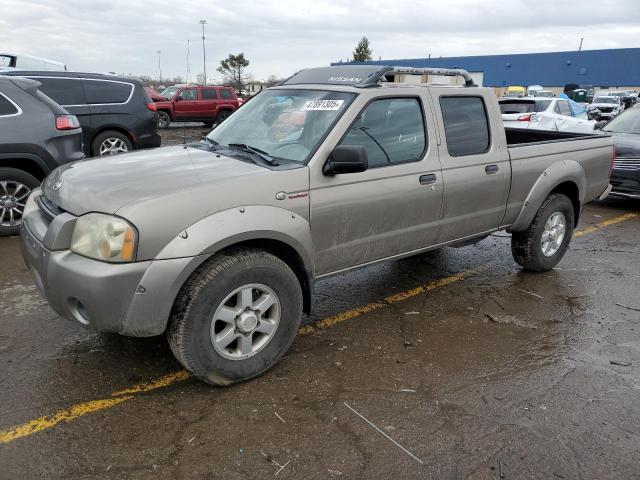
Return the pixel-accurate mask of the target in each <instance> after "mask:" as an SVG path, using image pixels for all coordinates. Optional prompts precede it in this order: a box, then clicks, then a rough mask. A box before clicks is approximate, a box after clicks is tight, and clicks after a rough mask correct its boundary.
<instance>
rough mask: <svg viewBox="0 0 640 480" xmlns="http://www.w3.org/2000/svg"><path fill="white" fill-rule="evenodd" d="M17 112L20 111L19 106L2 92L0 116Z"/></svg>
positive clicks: (0, 96) (0, 94)
mask: <svg viewBox="0 0 640 480" xmlns="http://www.w3.org/2000/svg"><path fill="white" fill-rule="evenodd" d="M16 113H18V107H16V106H15V104H14V103H13V102H11V101H10V100H9V98H7V97H5V96H4V95H3V94H2V93H0V117H6V116H9V115H15V114H16Z"/></svg>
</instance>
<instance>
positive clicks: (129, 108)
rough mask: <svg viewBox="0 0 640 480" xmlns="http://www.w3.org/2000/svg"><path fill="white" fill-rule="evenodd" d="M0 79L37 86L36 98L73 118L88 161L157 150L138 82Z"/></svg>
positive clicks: (54, 76) (40, 75)
mask: <svg viewBox="0 0 640 480" xmlns="http://www.w3.org/2000/svg"><path fill="white" fill-rule="evenodd" d="M2 74H3V75H11V76H22V77H26V78H31V79H33V80H36V81H38V82H40V83H41V84H42V85H41V87H40V90H41V91H42V92H44V93H45V94H47V95H48V96H49V97H51V98H52V99H53V100H55V101H56V102H57V103H59V104H60V105H62V107H64V108H65V109H66V110H68V111H69V113H72V114H74V115H75V116H76V117H78V120H80V125H81V127H82V134H83V136H84V150H85V153H86V154H87V155H88V156H91V155H95V156H98V155H109V154H111V155H113V154H116V153H122V152H128V151H131V150H137V149H141V148H153V147H159V146H160V135H159V134H158V131H157V120H156V114H155V111H156V108H155V104H154V103H153V101H152V100H151V99H150V98H149V96H148V95H147V92H145V90H144V88H143V85H142V82H140V81H139V80H135V79H131V78H126V77H118V76H115V75H102V74H97V73H77V72H34V71H19V70H18V71H15V70H12V71H9V72H2Z"/></svg>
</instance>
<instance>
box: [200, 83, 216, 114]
mask: <svg viewBox="0 0 640 480" xmlns="http://www.w3.org/2000/svg"><path fill="white" fill-rule="evenodd" d="M218 102H219V101H218V93H217V92H216V88H215V87H203V88H201V89H200V105H199V107H200V108H199V114H200V116H201V117H202V118H210V119H211V120H212V121H213V120H215V118H216V115H217V114H218Z"/></svg>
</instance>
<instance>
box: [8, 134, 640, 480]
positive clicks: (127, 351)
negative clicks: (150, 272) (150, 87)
mask: <svg viewBox="0 0 640 480" xmlns="http://www.w3.org/2000/svg"><path fill="white" fill-rule="evenodd" d="M189 131H193V132H195V133H194V135H198V134H201V133H200V129H194V130H189ZM202 132H204V133H206V130H205V129H202ZM171 133H173V131H172V132H171ZM638 213H640V205H638V204H634V203H629V202H627V201H620V200H608V201H606V202H603V203H599V204H592V205H589V206H587V208H586V209H585V212H584V214H583V217H582V221H581V225H580V227H579V228H580V230H579V234H578V235H577V236H576V238H574V241H573V242H572V246H571V249H570V251H569V252H568V254H567V256H566V257H565V259H564V260H563V261H562V263H561V264H560V265H559V266H558V268H556V269H554V270H553V271H551V272H547V273H544V274H537V275H536V274H530V273H525V272H522V271H521V270H520V268H518V266H517V265H516V264H515V263H514V262H513V260H512V258H511V254H510V249H509V236H508V235H507V234H506V233H504V232H500V233H497V234H495V235H492V236H491V237H489V238H487V239H486V240H484V241H482V242H480V243H479V244H476V245H474V246H469V247H465V248H461V249H454V248H445V249H442V250H439V251H436V252H433V253H429V254H425V255H421V256H418V257H414V258H410V259H405V260H401V261H395V262H390V263H385V264H381V265H377V266H372V267H369V268H366V269H364V270H360V271H357V272H351V273H348V274H345V275H341V276H338V277H334V278H330V279H327V280H324V281H321V282H320V283H319V284H318V286H317V292H316V307H317V308H316V312H315V314H314V316H313V317H312V318H311V319H309V326H307V327H306V328H304V329H303V332H302V333H304V335H300V336H299V337H298V338H297V339H296V341H295V343H294V345H293V347H292V349H291V351H290V352H289V354H288V355H287V356H286V357H285V358H284V360H283V361H282V362H281V363H280V364H279V365H277V366H276V367H275V368H274V369H272V370H271V371H270V372H268V373H267V374H265V375H264V376H262V377H260V378H258V379H255V380H253V381H250V382H247V383H244V384H240V385H236V386H233V387H231V388H212V387H209V386H206V385H203V384H201V383H199V382H197V381H195V380H193V379H190V378H186V379H184V377H185V376H184V375H183V374H182V373H178V374H176V372H180V367H179V365H178V364H177V363H176V361H175V360H174V359H173V357H172V355H171V352H170V351H169V349H168V347H167V345H166V342H165V340H164V338H162V337H158V338H149V339H129V338H121V337H118V336H113V335H100V334H95V333H91V332H89V331H86V330H84V329H83V328H82V327H81V326H80V325H76V324H73V323H70V322H68V321H65V320H62V319H61V318H59V317H58V316H57V315H56V314H55V313H53V312H52V311H51V310H50V309H49V308H48V307H47V305H46V303H45V302H44V300H43V299H42V298H41V297H40V296H39V294H38V292H37V290H36V289H35V287H34V286H33V283H32V281H31V278H30V276H29V273H28V272H27V270H26V268H25V267H24V265H23V264H22V261H21V258H20V256H19V248H18V239H16V238H0V265H2V268H1V270H0V316H1V319H0V366H1V368H0V389H1V390H0V392H2V393H0V399H1V400H0V478H1V479H5V478H6V479H18V478H20V479H23V478H25V479H31V478H34V479H35V478H65V479H85V478H86V479H89V478H91V479H96V478H97V479H108V478H109V479H111V478H114V479H115V478H117V479H146V478H163V479H164V478H167V479H175V478H190V479H192V478H196V479H200V478H202V479H223V478H224V479H248V478H261V479H264V478H273V477H277V478H279V479H280V478H282V479H302V478H304V479H329V478H331V479H332V478H339V479H342V478H349V479H361V478H362V479H388V478H397V479H411V478H437V479H459V478H473V479H501V478H506V479H521V478H535V479H554V478H558V479H634V478H640V401H638V398H639V397H640V311H639V310H638V308H640V270H639V267H640V245H639V243H638V239H639V238H640V216H633V214H638Z"/></svg>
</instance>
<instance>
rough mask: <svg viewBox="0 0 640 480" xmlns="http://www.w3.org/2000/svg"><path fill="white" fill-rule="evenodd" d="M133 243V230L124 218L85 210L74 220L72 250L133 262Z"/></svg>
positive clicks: (102, 259)
mask: <svg viewBox="0 0 640 480" xmlns="http://www.w3.org/2000/svg"><path fill="white" fill-rule="evenodd" d="M136 243H137V234H136V230H135V229H134V228H133V226H132V225H131V224H130V223H129V222H127V221H126V220H124V219H122V218H119V217H113V216H111V215H105V214H103V213H88V214H86V215H83V216H81V217H80V218H78V220H76V225H75V228H74V229H73V235H72V237H71V251H72V252H75V253H77V254H79V255H83V256H85V257H89V258H94V259H96V260H100V261H103V262H114V263H123V262H133V261H134V260H135V253H136Z"/></svg>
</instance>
